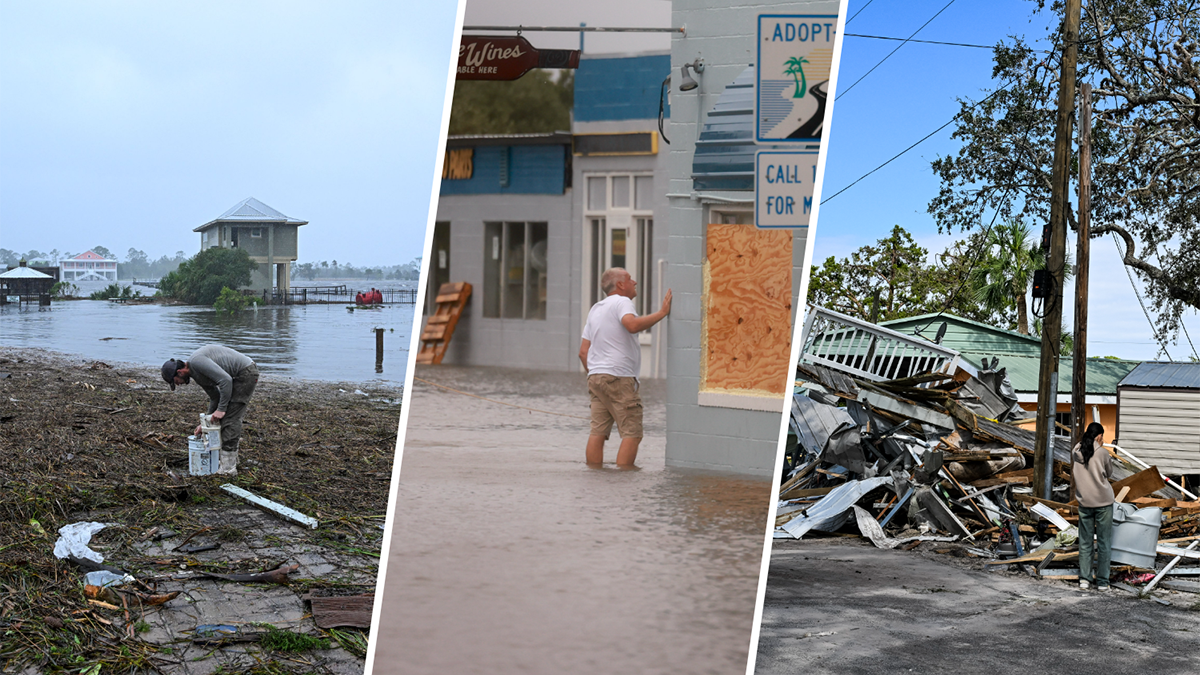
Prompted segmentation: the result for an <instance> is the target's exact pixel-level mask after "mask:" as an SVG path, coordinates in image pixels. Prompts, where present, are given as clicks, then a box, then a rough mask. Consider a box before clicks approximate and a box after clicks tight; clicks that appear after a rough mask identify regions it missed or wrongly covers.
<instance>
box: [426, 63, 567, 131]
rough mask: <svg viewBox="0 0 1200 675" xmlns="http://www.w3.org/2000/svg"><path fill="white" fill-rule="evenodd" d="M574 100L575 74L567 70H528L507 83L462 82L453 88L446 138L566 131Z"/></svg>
mask: <svg viewBox="0 0 1200 675" xmlns="http://www.w3.org/2000/svg"><path fill="white" fill-rule="evenodd" d="M555 73H557V76H556V75H555ZM574 100H575V75H574V72H572V71H569V70H568V71H550V70H532V71H530V72H528V73H525V75H524V76H522V77H521V79H519V80H513V81H511V82H495V81H488V80H464V81H461V82H458V83H457V84H455V85H454V101H453V103H452V107H451V108H450V135H452V136H457V135H463V134H523V133H539V132H541V133H544V132H550V131H561V130H566V129H570V128H571V106H572V105H573V103H574Z"/></svg>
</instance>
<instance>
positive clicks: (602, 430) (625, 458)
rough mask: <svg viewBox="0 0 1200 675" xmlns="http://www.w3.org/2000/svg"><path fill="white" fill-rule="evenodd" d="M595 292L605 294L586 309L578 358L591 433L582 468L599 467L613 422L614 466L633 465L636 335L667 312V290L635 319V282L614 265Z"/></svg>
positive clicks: (638, 422) (638, 412)
mask: <svg viewBox="0 0 1200 675" xmlns="http://www.w3.org/2000/svg"><path fill="white" fill-rule="evenodd" d="M600 289H601V290H603V291H604V293H605V294H606V295H607V297H605V298H604V299H603V300H601V301H600V302H597V303H596V304H594V305H592V309H591V311H589V312H588V318H587V324H586V325H584V327H583V341H582V343H581V344H580V346H579V360H580V361H581V362H582V363H583V367H584V369H585V370H587V372H588V394H590V396H591V402H592V430H591V435H590V436H588V442H587V463H588V466H600V465H602V464H603V463H604V442H605V441H606V440H608V436H609V434H610V433H611V432H612V427H613V423H614V422H616V425H617V431H618V432H620V434H621V447H620V448H619V449H618V450H617V468H621V469H628V468H632V467H633V462H634V460H636V459H637V451H638V445H640V444H641V442H642V398H641V396H639V395H638V380H637V377H638V373H639V372H640V371H641V369H642V348H641V345H639V344H638V338H637V334H638V333H640V332H642V331H644V330H647V329H649V328H650V327H651V326H653V325H654V324H656V323H658V322H659V321H662V320H663V319H665V318H666V317H667V315H668V314H670V313H671V291H670V289H668V290H667V294H666V295H665V296H664V297H663V304H662V309H660V310H658V311H657V312H655V313H653V314H648V315H646V316H638V315H637V310H636V309H634V306H633V298H635V297H637V282H636V281H634V280H633V277H631V276H629V272H626V271H625V270H624V269H621V268H620V267H613V268H611V269H608V270H605V271H604V274H602V275H601V276H600Z"/></svg>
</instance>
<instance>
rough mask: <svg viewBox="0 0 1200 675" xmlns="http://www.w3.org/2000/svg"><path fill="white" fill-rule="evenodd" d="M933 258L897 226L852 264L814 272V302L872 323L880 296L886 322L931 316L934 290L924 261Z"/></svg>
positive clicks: (830, 261)
mask: <svg viewBox="0 0 1200 675" xmlns="http://www.w3.org/2000/svg"><path fill="white" fill-rule="evenodd" d="M928 255H929V252H928V251H927V250H925V249H924V248H923V247H921V246H920V245H918V244H917V243H916V242H915V241H913V238H912V235H910V234H909V233H908V232H907V231H905V230H904V228H902V227H900V226H899V225H896V226H895V227H893V228H892V234H891V235H890V236H888V237H885V238H883V239H880V240H879V241H878V242H876V243H875V244H874V245H868V246H863V247H862V248H860V249H858V250H857V251H854V252H852V253H851V254H850V257H849V258H846V259H843V260H836V259H835V258H833V257H832V256H830V257H829V258H827V259H826V260H825V262H823V263H821V266H820V267H817V266H815V265H814V266H813V270H812V275H811V276H810V277H809V285H808V297H809V301H810V302H814V303H816V304H818V305H823V306H825V307H827V308H829V309H833V310H836V311H839V312H842V313H844V314H849V315H851V316H855V317H858V318H861V319H870V317H871V303H872V299H873V296H874V293H875V292H876V291H879V304H880V306H879V320H880V321H888V320H890V319H898V318H901V317H905V316H913V315H915V314H923V313H925V312H926V311H928V310H929V307H930V302H929V299H930V298H929V295H930V290H931V289H930V287H929V281H930V279H929V278H928V275H927V274H926V272H927V271H928V270H927V269H926V263H925V260H926V258H927V257H928Z"/></svg>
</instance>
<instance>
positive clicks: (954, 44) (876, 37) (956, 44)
mask: <svg viewBox="0 0 1200 675" xmlns="http://www.w3.org/2000/svg"><path fill="white" fill-rule="evenodd" d="M842 35H845V36H846V37H856V38H871V39H873V40H900V41H903V42H919V43H921V44H924V45H946V46H949V47H975V48H977V49H995V47H994V46H991V45H973V44H968V43H966V42H940V41H938V40H914V39H912V38H902V37H890V36H887V35H863V34H861V33H842Z"/></svg>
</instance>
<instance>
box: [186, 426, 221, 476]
mask: <svg viewBox="0 0 1200 675" xmlns="http://www.w3.org/2000/svg"><path fill="white" fill-rule="evenodd" d="M220 452H221V451H220V450H210V449H208V448H207V447H205V445H204V439H203V438H202V437H199V436H188V473H190V474H191V475H193V476H208V475H211V474H212V473H213V472H214V471H216V470H217V466H218V465H219V463H220V459H221V458H220Z"/></svg>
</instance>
